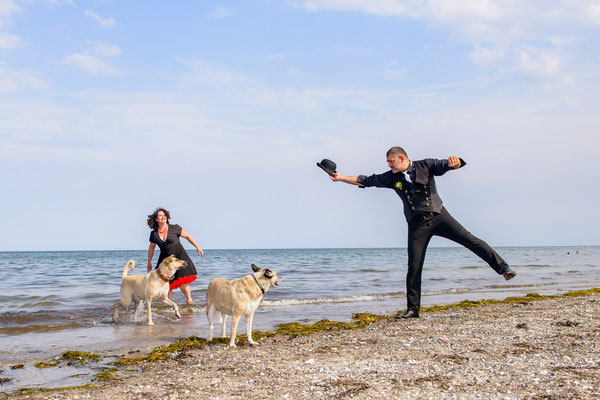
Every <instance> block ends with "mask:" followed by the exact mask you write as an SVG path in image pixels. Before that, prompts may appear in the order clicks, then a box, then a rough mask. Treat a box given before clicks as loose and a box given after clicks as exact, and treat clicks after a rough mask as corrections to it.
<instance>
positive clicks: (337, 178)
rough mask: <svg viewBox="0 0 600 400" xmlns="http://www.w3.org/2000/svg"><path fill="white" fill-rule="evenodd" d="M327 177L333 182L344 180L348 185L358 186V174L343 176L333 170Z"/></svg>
mask: <svg viewBox="0 0 600 400" xmlns="http://www.w3.org/2000/svg"><path fill="white" fill-rule="evenodd" d="M329 179H331V180H332V181H333V182H344V183H349V184H350V185H356V186H360V184H359V183H358V176H344V175H341V174H338V173H337V172H334V173H333V174H332V175H329Z"/></svg>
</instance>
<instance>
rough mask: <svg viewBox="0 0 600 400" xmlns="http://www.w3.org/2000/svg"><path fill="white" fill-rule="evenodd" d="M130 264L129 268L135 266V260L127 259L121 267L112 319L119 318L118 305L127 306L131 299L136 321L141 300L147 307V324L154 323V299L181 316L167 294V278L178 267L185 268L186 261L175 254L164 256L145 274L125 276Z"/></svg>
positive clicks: (178, 316)
mask: <svg viewBox="0 0 600 400" xmlns="http://www.w3.org/2000/svg"><path fill="white" fill-rule="evenodd" d="M130 265H131V269H130V271H131V270H133V268H135V262H134V261H133V260H129V261H128V262H127V264H125V269H123V281H122V282H121V301H120V302H118V303H116V304H115V306H114V308H115V315H114V316H113V319H114V320H115V321H116V320H117V319H118V318H119V310H118V308H119V306H120V307H121V308H125V307H127V306H128V305H129V304H130V303H131V300H133V301H134V303H135V306H136V307H135V314H134V319H135V321H136V322H137V315H138V312H139V311H140V309H141V306H142V301H145V302H146V305H147V308H148V325H154V323H153V322H152V309H151V304H152V302H153V301H154V300H160V301H162V302H163V303H165V304H167V305H169V306H171V307H173V308H174V309H175V316H176V317H177V318H181V315H179V308H178V307H177V304H175V302H174V301H172V300H169V298H168V297H167V295H168V294H169V280H171V278H172V277H173V275H175V272H177V270H178V269H181V268H185V267H186V266H187V262H185V261H182V260H179V259H177V258H175V256H169V257H167V258H165V259H164V260H163V261H162V262H161V263H160V265H159V266H158V268H157V269H155V270H152V271H150V272H148V273H147V274H146V275H131V276H127V270H128V268H129V266H130Z"/></svg>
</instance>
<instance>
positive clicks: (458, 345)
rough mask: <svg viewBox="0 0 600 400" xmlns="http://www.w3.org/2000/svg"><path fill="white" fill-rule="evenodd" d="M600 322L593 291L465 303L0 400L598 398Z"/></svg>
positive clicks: (214, 346)
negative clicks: (81, 385) (83, 385)
mask: <svg viewBox="0 0 600 400" xmlns="http://www.w3.org/2000/svg"><path fill="white" fill-rule="evenodd" d="M434 311H435V312H434ZM599 311H600V290H599V289H592V290H588V291H576V292H568V293H565V294H564V295H557V296H540V295H533V294H530V295H528V296H525V297H514V298H509V299H506V300H480V301H464V302H461V303H457V304H451V305H446V306H436V307H433V308H431V309H430V310H427V308H424V309H423V310H422V314H421V318H419V319H412V320H406V321H396V320H394V319H390V318H389V317H384V316H370V317H369V316H367V317H368V318H370V319H369V320H368V321H366V323H364V324H363V325H362V326H359V325H360V324H355V326H348V323H335V322H331V324H321V326H317V324H319V323H317V324H313V325H303V326H300V328H299V329H301V331H295V332H294V331H291V332H289V333H288V334H282V333H279V334H277V332H275V334H269V333H267V334H266V337H265V338H263V339H262V340H260V341H258V340H257V339H258V335H260V333H259V332H256V335H253V336H254V339H255V340H257V341H258V345H256V346H250V345H248V344H245V343H244V342H242V341H240V340H238V347H237V348H236V349H230V348H228V347H227V346H226V345H225V344H222V343H218V341H217V342H216V343H212V342H211V343H209V344H208V345H204V343H202V345H200V343H201V342H200V341H203V339H199V338H196V339H198V340H199V341H196V342H194V341H192V342H191V343H188V344H191V346H190V347H188V348H185V345H184V346H183V347H184V348H183V349H179V350H177V351H175V352H172V353H169V354H167V355H168V357H167V358H166V359H164V360H161V361H158V362H152V363H151V362H140V363H139V364H138V366H139V368H140V369H141V372H140V373H139V374H138V373H135V374H129V375H125V374H119V373H118V372H117V373H114V374H113V376H110V378H115V379H114V380H108V381H105V382H97V383H95V384H94V385H93V386H92V387H88V388H69V389H59V390H52V391H44V392H38V393H25V392H14V393H9V394H6V393H0V399H4V398H6V399H9V398H17V397H18V398H30V399H42V398H47V397H52V398H73V397H74V396H79V397H80V398H85V397H89V398H95V399H103V398H106V399H108V398H111V399H126V398H127V399H129V398H146V399H159V398H160V399H162V398H190V399H191V398H198V397H199V395H200V397H202V396H206V397H210V398H247V397H249V396H262V397H263V398H264V397H267V398H281V397H283V398H319V397H327V398H331V397H338V398H344V397H349V396H351V395H352V396H353V397H355V398H384V397H385V398H389V397H393V398H415V397H423V396H425V397H429V396H434V397H444V396H446V397H448V398H452V397H460V398H477V397H491V398H497V397H502V398H506V397H507V398H522V397H528V398H535V397H538V398H565V397H577V398H597V397H599V396H600V383H599V382H600V348H599V343H600V323H599V322H598V321H597V318H596V317H597V315H599V314H600V313H599ZM358 322H361V320H360V319H359V320H358ZM339 324H343V325H345V326H341V325H339ZM288 325H290V324H288ZM287 328H288V329H289V328H290V327H289V326H288V327H287ZM348 328H358V329H348ZM302 330H313V331H314V332H312V333H310V334H309V335H303V334H300V333H304V332H302ZM243 337H244V336H238V338H239V339H242V338H243ZM188 339H191V338H188ZM163 353H164V354H166V353H168V352H163ZM290 372H292V373H290ZM105 377H106V378H109V376H105ZM165 380H166V382H168V384H166V385H163V384H157V382H163V383H164V382H165ZM173 396H175V397H173Z"/></svg>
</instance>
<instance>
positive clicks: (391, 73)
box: [383, 68, 406, 81]
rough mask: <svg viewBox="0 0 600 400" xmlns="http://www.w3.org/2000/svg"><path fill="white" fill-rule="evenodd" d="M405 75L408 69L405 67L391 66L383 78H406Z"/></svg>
mask: <svg viewBox="0 0 600 400" xmlns="http://www.w3.org/2000/svg"><path fill="white" fill-rule="evenodd" d="M405 75H406V69H404V68H400V69H392V68H389V69H387V70H386V71H385V72H384V73H383V78H384V79H387V80H390V81H393V80H397V79H402V78H404V76H405Z"/></svg>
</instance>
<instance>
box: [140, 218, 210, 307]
mask: <svg viewBox="0 0 600 400" xmlns="http://www.w3.org/2000/svg"><path fill="white" fill-rule="evenodd" d="M170 218H171V214H170V213H169V212H168V211H167V210H165V209H164V208H160V207H159V208H157V209H156V210H155V211H154V212H153V213H152V214H150V215H148V226H149V227H150V229H152V232H150V247H148V272H150V271H151V270H152V257H153V256H154V248H155V247H156V245H158V247H159V248H160V255H159V256H158V261H157V262H156V268H158V266H159V265H160V263H161V262H162V261H163V260H164V259H165V258H166V257H168V256H170V255H174V256H175V257H177V258H179V259H180V260H184V261H187V267H185V268H183V269H180V270H178V271H177V272H176V273H175V275H174V276H173V278H172V279H171V280H170V281H169V299H171V300H172V299H173V289H177V288H180V289H181V292H182V293H183V295H184V296H185V299H186V303H187V304H192V303H193V301H192V295H191V291H190V286H189V283H191V282H193V281H194V280H195V279H196V267H195V266H194V263H193V262H192V259H191V258H190V256H189V255H188V254H187V253H186V251H185V249H184V248H183V246H182V245H181V242H180V241H179V237H180V236H181V237H182V238H184V239H187V241H188V242H190V243H191V244H192V245H193V246H194V247H195V248H196V251H197V252H198V255H200V256H203V255H204V252H203V251H202V249H201V248H200V247H198V244H197V243H196V241H195V240H194V238H193V237H192V236H191V235H190V234H189V233H187V232H186V231H184V230H183V228H182V227H181V226H179V225H176V224H175V225H171V224H169V219H170Z"/></svg>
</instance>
